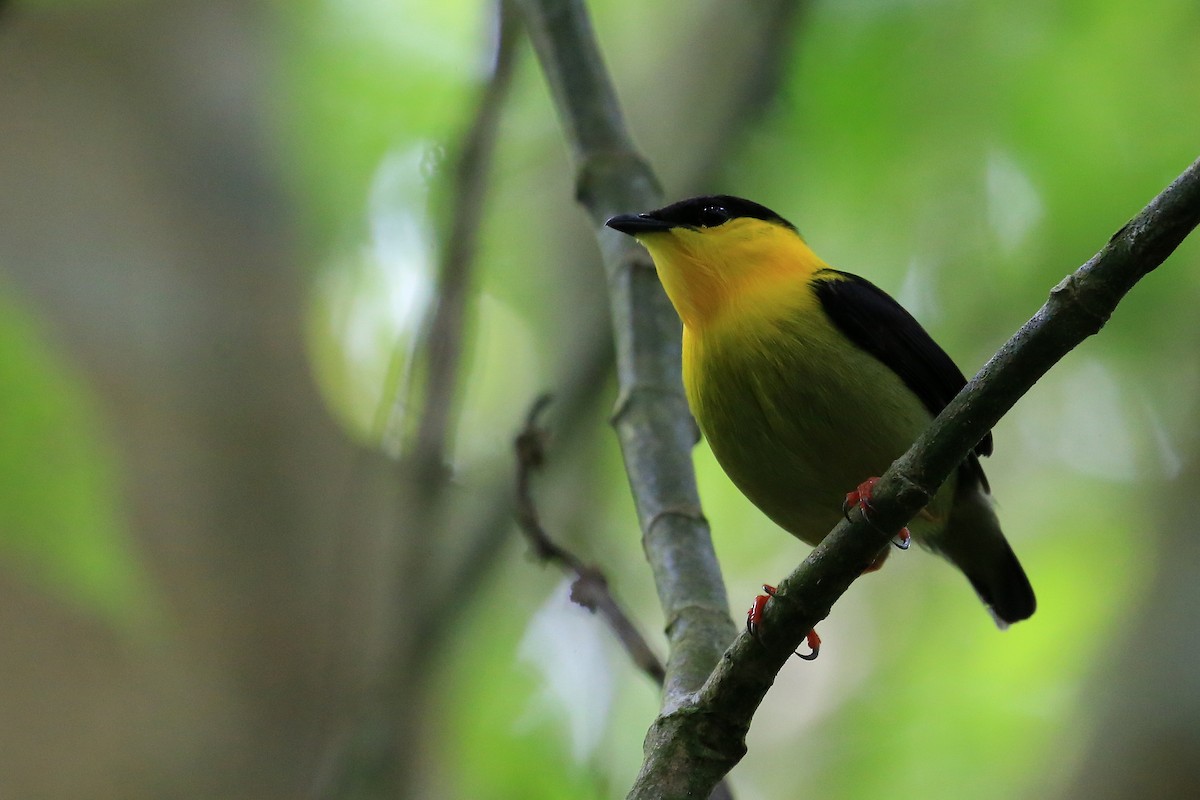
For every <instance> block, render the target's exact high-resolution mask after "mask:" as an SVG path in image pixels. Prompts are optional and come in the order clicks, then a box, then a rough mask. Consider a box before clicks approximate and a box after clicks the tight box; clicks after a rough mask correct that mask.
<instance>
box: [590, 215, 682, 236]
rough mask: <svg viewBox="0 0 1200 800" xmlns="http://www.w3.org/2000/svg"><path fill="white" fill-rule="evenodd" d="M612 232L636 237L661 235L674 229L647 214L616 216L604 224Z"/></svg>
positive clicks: (667, 223) (670, 225)
mask: <svg viewBox="0 0 1200 800" xmlns="http://www.w3.org/2000/svg"><path fill="white" fill-rule="evenodd" d="M604 224H605V225H607V226H608V227H610V228H612V229H613V230H614V231H620V232H621V233H627V234H629V235H630V236H637V235H638V234H639V233H655V232H658V233H662V232H664V231H669V230H671V228H673V227H675V226H674V225H672V224H671V223H669V222H663V221H662V220H661V219H655V218H654V217H652V216H650V215H649V214H618V215H617V216H615V217H611V218H609V220H608V222H606V223H604Z"/></svg>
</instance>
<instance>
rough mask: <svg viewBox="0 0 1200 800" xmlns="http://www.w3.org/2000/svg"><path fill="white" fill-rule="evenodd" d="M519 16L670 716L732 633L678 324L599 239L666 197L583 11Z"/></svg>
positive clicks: (650, 275) (553, 4)
mask: <svg viewBox="0 0 1200 800" xmlns="http://www.w3.org/2000/svg"><path fill="white" fill-rule="evenodd" d="M521 9H522V12H523V14H524V17H525V20H526V25H527V27H528V30H529V35H530V38H531V39H532V41H533V44H534V49H535V51H536V52H537V55H538V59H539V60H540V61H541V64H542V71H543V72H544V74H545V75H546V78H547V81H548V82H549V84H550V89H551V93H552V95H553V97H554V101H555V105H556V107H557V108H558V112H559V117H560V119H561V121H562V124H563V127H564V129H565V132H566V138H567V141H568V145H569V147H570V151H571V161H572V164H573V166H574V169H575V172H576V193H577V197H578V199H579V201H580V202H581V203H582V204H583V205H584V206H585V207H586V209H587V210H588V212H589V214H590V216H591V218H592V220H593V222H594V224H595V228H596V231H597V239H598V241H599V244H600V249H601V253H602V255H603V257H604V264H605V269H606V272H607V275H608V281H609V287H610V294H609V301H610V305H611V309H612V318H613V329H614V339H615V345H616V356H617V377H618V381H619V385H620V395H619V397H618V400H617V405H616V409H615V411H614V414H613V425H614V427H615V428H616V431H617V436H618V439H619V440H620V443H621V449H622V453H623V455H624V458H625V465H626V470H627V472H628V474H629V481H630V485H631V487H632V490H633V494H634V500H635V503H636V505H637V511H638V519H639V522H640V524H641V529H642V536H643V544H644V547H645V550H646V555H647V559H648V560H649V562H650V566H651V569H652V571H653V573H654V580H655V585H656V587H657V589H658V594H659V600H660V602H661V603H662V607H663V611H664V613H665V615H666V618H667V626H666V630H667V638H668V643H669V647H670V657H669V659H668V662H667V675H666V681H665V684H664V693H663V702H664V708H666V709H670V708H674V707H675V706H677V705H678V704H679V703H681V702H684V701H685V700H686V698H688V697H689V696H690V695H691V694H692V693H693V692H695V691H696V689H698V688H699V687H700V686H701V685H702V684H703V682H704V680H705V678H706V677H707V676H708V674H709V672H710V671H711V670H712V665H713V664H715V663H716V661H717V659H718V658H719V657H720V653H721V650H722V649H723V648H724V647H725V646H726V644H727V643H728V642H729V641H730V639H732V638H733V634H734V626H733V622H732V620H731V619H730V617H729V604H728V600H727V599H726V596H725V585H724V582H723V580H722V578H721V571H720V566H719V565H718V563H717V559H716V554H715V553H714V552H713V547H712V540H711V537H710V535H709V528H708V523H707V522H706V520H705V519H704V516H703V514H702V513H701V510H700V500H699V495H698V493H697V491H696V482H695V475H694V473H693V471H692V463H691V450H692V446H693V445H694V444H695V441H696V430H695V427H694V425H693V423H692V421H691V417H690V415H689V414H688V411H687V402H686V400H685V399H684V397H683V388H682V381H681V378H680V374H679V368H680V366H679V365H680V352H679V348H680V344H679V342H680V327H679V320H678V318H677V317H676V315H675V311H674V309H673V308H672V307H671V305H670V302H669V301H668V300H667V297H666V295H665V293H664V292H663V291H662V288H661V286H659V283H658V279H657V277H656V275H655V272H654V269H653V265H652V264H650V262H649V260H648V258H647V257H646V255H645V252H644V251H642V250H641V249H640V248H639V247H638V246H637V245H635V244H633V243H632V242H631V241H629V240H628V237H622V236H620V235H619V234H616V233H615V232H612V231H608V230H607V229H605V228H604V227H603V222H604V220H605V219H607V218H608V217H609V216H611V215H613V214H615V213H618V212H621V211H628V210H629V209H631V208H651V207H654V206H657V205H660V204H661V202H662V192H661V190H660V189H659V186H658V181H657V179H656V178H655V177H654V174H653V173H652V171H651V169H650V167H649V165H648V164H647V163H646V161H645V160H644V159H643V158H642V157H641V155H639V154H638V152H637V151H636V149H635V148H634V145H633V143H632V141H631V139H630V136H629V133H628V131H627V129H626V127H625V122H624V119H623V117H622V114H621V110H620V107H619V105H618V103H617V99H616V95H615V93H614V91H613V88H612V85H611V83H610V81H609V78H608V73H607V71H606V70H605V67H604V64H603V61H602V59H601V56H600V52H599V49H598V48H597V45H596V41H595V37H594V35H593V33H592V29H591V23H590V20H589V19H588V16H587V12H586V9H585V7H584V4H583V2H582V0H521ZM714 783H715V782H714ZM709 788H710V789H711V788H712V787H709ZM706 794H707V792H706Z"/></svg>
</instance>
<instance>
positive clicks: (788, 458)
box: [684, 286, 952, 544]
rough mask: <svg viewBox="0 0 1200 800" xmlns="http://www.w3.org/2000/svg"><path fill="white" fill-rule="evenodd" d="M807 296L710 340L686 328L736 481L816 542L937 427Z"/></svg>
mask: <svg viewBox="0 0 1200 800" xmlns="http://www.w3.org/2000/svg"><path fill="white" fill-rule="evenodd" d="M804 290H805V291H803V292H794V293H792V294H791V297H792V301H791V302H787V300H788V297H789V294H788V293H787V292H782V293H781V292H775V293H772V294H771V295H770V296H769V297H766V298H764V299H763V302H761V303H758V304H755V305H753V306H752V307H748V308H746V309H743V313H727V314H725V315H723V317H722V318H721V319H720V320H719V323H720V324H713V325H710V326H707V327H705V328H704V329H701V330H696V329H693V328H688V327H685V330H684V383H685V388H686V391H687V396H688V402H689V404H690V405H691V408H692V413H693V414H694V415H695V417H696V420H697V422H698V423H699V425H700V428H701V430H702V431H703V433H704V436H705V438H706V439H707V440H708V442H709V446H710V447H711V448H712V450H713V453H714V455H715V456H716V458H717V461H718V462H719V463H720V464H721V466H722V468H723V469H724V470H725V472H726V473H727V474H728V475H729V477H730V479H731V480H733V482H734V483H735V484H736V485H737V486H738V488H739V489H740V490H741V491H742V492H743V493H744V494H745V495H746V496H747V497H748V498H749V499H750V500H751V502H753V503H754V504H755V505H756V506H758V508H759V509H761V510H762V511H763V512H764V513H766V514H767V516H769V517H770V518H771V519H773V520H774V521H775V522H776V523H777V524H779V525H780V526H782V527H783V528H785V529H787V530H788V531H790V532H791V533H793V534H795V535H796V536H798V537H799V538H801V539H803V540H804V541H806V542H809V543H811V544H815V543H816V542H818V541H820V540H821V538H823V537H824V536H825V534H826V533H828V532H829V530H830V529H831V528H832V527H833V525H834V524H835V523H836V522H837V520H838V518H839V516H840V514H841V503H842V500H843V498H844V497H845V494H846V492H848V491H850V490H851V489H853V488H854V487H855V486H856V485H857V484H859V483H860V482H862V481H863V480H865V479H866V478H868V477H871V476H874V475H880V474H882V473H883V472H884V471H885V470H886V469H887V467H888V466H890V465H891V463H892V461H894V460H895V459H896V458H897V457H899V456H900V455H901V454H902V453H903V452H904V451H905V450H907V449H908V447H909V446H910V445H911V444H912V442H913V441H914V440H915V438H916V437H917V436H918V435H919V434H920V433H921V431H922V430H924V428H925V427H926V426H928V424H929V421H930V419H931V417H930V415H929V412H928V411H927V410H926V409H925V407H924V406H923V405H922V403H921V402H920V400H919V399H918V398H917V397H916V395H914V394H913V393H912V392H911V391H910V390H909V389H908V388H907V387H906V386H905V385H904V383H903V382H902V381H901V380H900V378H899V377H898V376H897V375H896V374H895V373H894V372H892V371H891V370H890V369H889V368H887V367H886V366H884V365H883V364H882V363H881V362H880V361H878V360H877V359H875V358H874V357H873V356H871V355H869V354H868V353H866V352H865V351H863V350H861V349H860V348H858V347H857V346H855V345H854V344H853V343H851V342H850V340H849V339H847V338H846V337H845V336H843V335H842V334H841V333H840V332H839V331H838V330H837V329H836V328H835V327H834V326H833V323H832V322H831V321H830V320H829V318H828V317H826V316H825V314H824V312H823V311H822V310H821V308H820V305H819V303H818V302H817V300H816V298H815V295H814V294H813V293H812V292H811V291H810V290H808V287H807V286H805V287H804ZM746 302H747V303H753V299H752V298H746ZM950 494H952V491H951V492H941V493H939V498H942V497H943V496H947V497H948V496H949V495H950ZM935 502H936V501H935ZM935 510H936V509H935ZM914 535H918V536H920V532H919V531H917V530H914Z"/></svg>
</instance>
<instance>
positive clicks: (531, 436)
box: [514, 394, 666, 686]
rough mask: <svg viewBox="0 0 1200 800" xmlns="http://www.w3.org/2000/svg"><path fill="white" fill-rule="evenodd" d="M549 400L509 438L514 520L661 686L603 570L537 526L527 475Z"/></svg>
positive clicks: (658, 666) (538, 463)
mask: <svg viewBox="0 0 1200 800" xmlns="http://www.w3.org/2000/svg"><path fill="white" fill-rule="evenodd" d="M549 404H550V395H548V394H545V395H542V396H541V397H539V398H538V399H537V400H536V401H535V402H534V404H533V407H532V408H530V410H529V415H528V417H527V418H526V420H525V427H524V429H523V430H522V431H521V432H520V433H519V434H518V435H517V438H516V441H515V442H514V448H515V450H516V453H517V515H516V516H517V523H518V524H519V525H520V527H521V530H522V531H523V532H524V533H525V538H526V539H527V540H528V541H529V544H530V546H531V547H532V548H533V552H534V555H536V556H537V557H538V558H539V559H541V560H542V561H545V562H551V563H555V564H557V565H558V566H560V567H562V569H563V571H565V572H568V573H572V574H574V576H575V581H574V582H573V583H572V584H571V600H572V601H574V602H575V603H578V604H579V605H581V606H583V607H584V608H586V609H588V610H589V611H592V612H599V613H600V615H601V616H602V617H604V620H605V622H607V623H608V626H609V627H610V628H612V630H613V633H615V634H616V636H617V639H618V640H619V641H620V642H621V646H622V647H624V648H625V651H626V652H627V653H629V657H630V658H631V659H633V663H634V664H635V665H636V666H637V667H638V669H640V670H641V671H642V672H644V673H646V674H647V675H649V676H650V678H651V680H653V681H654V682H655V683H657V684H658V685H659V686H662V683H663V680H664V678H665V677H666V670H665V669H664V668H663V665H662V662H661V661H659V660H658V656H657V655H655V654H654V651H653V650H652V649H651V648H650V644H649V643H648V642H647V641H646V638H645V637H644V636H642V634H641V631H639V630H638V629H637V626H636V625H634V624H633V621H632V620H631V619H630V618H629V615H628V614H626V613H625V610H624V609H623V608H621V606H620V604H619V603H617V601H616V598H614V597H613V596H612V592H610V591H609V588H608V579H607V578H605V577H604V573H603V572H601V571H600V570H599V569H598V568H596V567H593V566H591V565H589V564H585V563H584V562H583V560H582V559H580V558H579V557H578V556H576V555H575V554H574V553H572V552H571V551H570V550H568V549H566V548H565V547H563V546H562V545H560V544H558V543H557V542H555V541H554V540H553V539H551V538H550V534H548V533H547V532H546V529H545V528H544V527H543V526H542V521H541V517H540V515H539V514H538V510H537V506H536V504H535V503H534V502H533V493H532V491H531V488H530V480H531V478H532V476H533V473H534V472H535V471H536V470H538V469H541V467H542V466H543V465H544V464H545V463H546V431H545V430H544V429H543V428H541V427H539V426H538V417H540V416H541V414H542V412H543V411H544V410H545V409H546V406H548V405H549Z"/></svg>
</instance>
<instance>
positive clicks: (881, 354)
mask: <svg viewBox="0 0 1200 800" xmlns="http://www.w3.org/2000/svg"><path fill="white" fill-rule="evenodd" d="M834 276H836V277H834ZM823 278H825V279H823ZM813 287H814V289H815V291H816V293H817V299H819V300H820V301H821V307H822V308H823V309H824V310H825V313H826V315H828V317H829V318H830V319H831V320H832V321H833V324H834V325H835V326H836V327H837V329H838V330H840V331H841V332H842V333H843V334H844V335H845V336H846V338H848V339H850V341H852V342H854V343H855V344H857V345H858V346H859V347H861V348H862V349H864V350H866V351H867V352H868V353H870V354H871V355H873V356H875V358H877V359H879V360H880V361H881V362H883V364H884V366H886V367H888V368H889V369H891V370H892V372H895V373H896V374H897V375H898V376H900V379H901V380H902V381H904V384H905V385H906V386H908V388H909V389H912V391H913V393H914V394H916V396H917V397H919V398H920V399H921V402H922V403H923V404H924V405H925V408H927V409H929V413H930V414H933V415H934V416H935V417H936V416H937V415H938V414H940V413H941V412H942V409H943V408H945V407H946V404H947V403H949V402H950V401H951V400H952V399H954V396H955V395H956V394H958V392H959V390H960V389H962V387H963V386H965V385H966V383H967V379H966V378H965V377H963V374H962V370H960V369H959V368H958V366H957V365H955V363H954V361H953V360H951V358H950V356H948V355H946V351H944V350H942V348H941V347H939V346H938V344H937V342H935V341H934V340H933V337H931V336H930V335H929V334H928V333H926V332H925V329H924V328H922V327H921V323H919V322H917V321H916V319H914V318H913V316H912V314H909V313H908V312H907V311H905V310H904V308H903V307H902V306H901V305H900V304H899V303H897V302H896V301H895V300H893V299H892V298H891V297H890V296H889V295H888V294H887V293H886V292H884V291H883V290H882V289H880V288H879V287H878V286H876V285H875V284H873V283H871V282H870V281H868V280H867V279H865V278H860V277H858V276H857V275H851V274H850V273H848V272H839V271H838V270H833V269H829V270H821V271H820V272H818V273H817V274H816V276H815V277H814V280H813ZM975 453H976V454H977V455H981V456H990V455H991V454H992V434H991V433H990V432H989V433H988V434H987V436H984V437H983V439H981V440H980V442H979V444H977V445H975ZM968 462H974V463H965V464H964V465H963V466H964V468H967V469H968V470H969V471H970V472H971V473H972V474H974V475H977V476H978V478H979V479H980V482H981V483H982V484H983V486H984V487H986V486H987V482H986V480H985V479H984V478H983V470H982V469H980V467H979V463H978V461H976V460H975V458H974V457H972V458H970V459H968Z"/></svg>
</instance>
